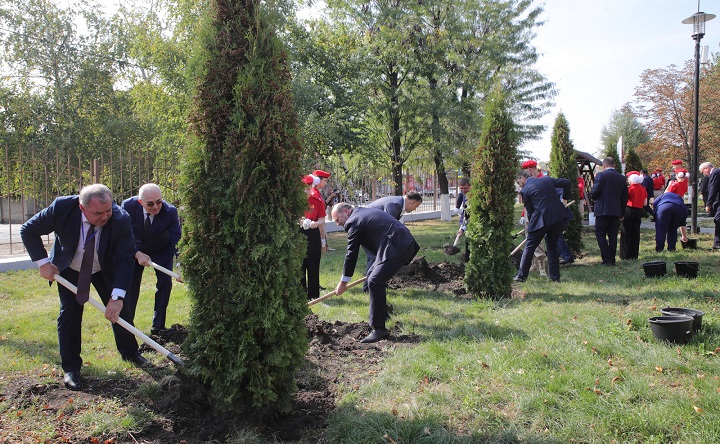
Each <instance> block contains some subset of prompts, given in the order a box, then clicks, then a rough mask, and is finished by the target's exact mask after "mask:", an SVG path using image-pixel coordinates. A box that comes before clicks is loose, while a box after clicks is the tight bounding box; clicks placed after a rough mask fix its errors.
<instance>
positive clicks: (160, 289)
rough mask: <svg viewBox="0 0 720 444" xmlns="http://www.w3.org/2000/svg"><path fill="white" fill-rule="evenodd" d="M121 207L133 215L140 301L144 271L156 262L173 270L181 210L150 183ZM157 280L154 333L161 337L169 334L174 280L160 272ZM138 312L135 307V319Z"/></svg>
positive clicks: (135, 278)
mask: <svg viewBox="0 0 720 444" xmlns="http://www.w3.org/2000/svg"><path fill="white" fill-rule="evenodd" d="M121 206H122V208H123V209H124V210H125V211H127V212H128V214H130V219H131V220H132V230H133V234H134V235H135V246H136V252H135V259H136V260H137V263H136V264H135V273H134V274H133V282H132V285H131V286H130V290H129V293H131V294H132V295H133V296H134V300H135V301H137V300H138V296H139V294H140V284H141V282H142V275H143V267H147V266H150V262H155V263H156V264H158V265H160V266H162V267H165V268H167V269H169V270H172V268H173V259H174V258H175V255H176V253H177V249H176V248H177V243H178V241H179V240H180V234H181V230H180V220H179V218H178V212H177V209H176V208H175V207H174V206H172V205H170V204H169V203H167V202H165V201H164V200H163V197H162V191H161V190H160V187H158V186H157V185H155V184H154V183H146V184H145V185H143V186H142V187H140V191H139V192H138V195H137V196H135V197H131V198H129V199H126V200H124V201H123V203H122V205H121ZM155 276H156V278H157V284H156V286H155V308H154V313H153V319H152V327H151V329H150V333H151V334H161V333H163V332H165V331H167V330H168V328H166V327H165V318H166V311H167V306H168V303H169V302H170V292H171V291H172V279H171V278H170V276H168V275H166V274H165V273H163V272H162V271H160V270H155ZM135 308H136V307H132V312H133V315H134V313H135Z"/></svg>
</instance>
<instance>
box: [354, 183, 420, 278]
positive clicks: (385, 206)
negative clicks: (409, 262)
mask: <svg viewBox="0 0 720 444" xmlns="http://www.w3.org/2000/svg"><path fill="white" fill-rule="evenodd" d="M421 203H422V195H421V194H420V193H418V192H417V191H414V190H411V191H408V192H407V194H405V196H386V197H381V198H380V199H376V200H374V201H372V202H371V203H370V204H369V205H368V206H367V208H377V209H379V210H383V211H384V212H386V213H388V214H389V215H391V216H392V217H394V218H395V219H397V220H400V218H401V217H402V215H403V213H411V212H413V211H415V210H416V209H417V207H419V206H420V204H421ZM365 256H366V257H367V263H366V266H365V275H366V276H367V275H368V274H370V269H371V268H372V265H373V263H374V262H375V252H374V251H370V250H367V249H366V250H365ZM363 291H364V292H367V291H368V283H367V281H365V283H363Z"/></svg>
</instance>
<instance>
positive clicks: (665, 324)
mask: <svg viewBox="0 0 720 444" xmlns="http://www.w3.org/2000/svg"><path fill="white" fill-rule="evenodd" d="M648 322H650V331H652V334H653V336H655V338H657V339H659V340H661V341H667V342H670V343H673V344H687V342H688V341H689V340H690V335H692V331H693V318H692V317H690V316H685V315H677V316H654V317H652V318H650V319H648Z"/></svg>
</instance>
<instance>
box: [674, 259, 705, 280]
mask: <svg viewBox="0 0 720 444" xmlns="http://www.w3.org/2000/svg"><path fill="white" fill-rule="evenodd" d="M699 268H700V263H698V262H688V261H677V262H675V273H677V275H678V276H682V277H685V278H688V279H693V278H696V277H697V274H698V269H699Z"/></svg>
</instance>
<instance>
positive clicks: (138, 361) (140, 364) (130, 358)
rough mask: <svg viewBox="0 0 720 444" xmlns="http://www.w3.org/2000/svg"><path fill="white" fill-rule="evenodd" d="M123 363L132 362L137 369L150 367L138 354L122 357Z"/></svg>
mask: <svg viewBox="0 0 720 444" xmlns="http://www.w3.org/2000/svg"><path fill="white" fill-rule="evenodd" d="M123 360H124V361H128V362H132V363H133V364H135V365H137V366H138V367H150V366H152V364H151V363H150V361H148V360H147V359H145V358H143V356H142V355H141V354H140V353H138V354H136V355H132V356H123Z"/></svg>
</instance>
